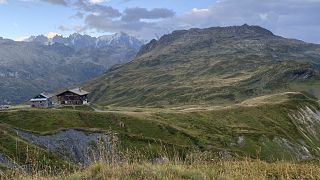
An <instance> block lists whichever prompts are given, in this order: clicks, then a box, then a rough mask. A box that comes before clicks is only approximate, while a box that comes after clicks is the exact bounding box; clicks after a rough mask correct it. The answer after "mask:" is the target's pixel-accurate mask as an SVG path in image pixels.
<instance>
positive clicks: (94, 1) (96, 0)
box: [89, 0, 108, 4]
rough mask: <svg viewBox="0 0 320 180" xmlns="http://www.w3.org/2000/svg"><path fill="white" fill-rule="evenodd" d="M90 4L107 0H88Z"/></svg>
mask: <svg viewBox="0 0 320 180" xmlns="http://www.w3.org/2000/svg"><path fill="white" fill-rule="evenodd" d="M89 1H90V3H91V4H100V3H103V2H108V1H107V0H89Z"/></svg>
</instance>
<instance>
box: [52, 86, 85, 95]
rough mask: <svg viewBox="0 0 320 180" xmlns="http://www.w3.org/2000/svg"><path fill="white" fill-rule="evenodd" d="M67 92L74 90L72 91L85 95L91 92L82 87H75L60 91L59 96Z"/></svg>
mask: <svg viewBox="0 0 320 180" xmlns="http://www.w3.org/2000/svg"><path fill="white" fill-rule="evenodd" d="M65 92H72V93H74V94H77V95H79V96H84V95H87V94H89V92H87V91H85V90H82V89H81V88H75V89H69V90H66V91H63V92H61V93H59V94H58V95H57V96H59V95H61V94H63V93H65Z"/></svg>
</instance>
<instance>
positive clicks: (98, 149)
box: [16, 129, 112, 166]
mask: <svg viewBox="0 0 320 180" xmlns="http://www.w3.org/2000/svg"><path fill="white" fill-rule="evenodd" d="M16 131H17V135H19V136H20V137H21V138H23V139H25V140H27V141H28V142H29V143H31V144H34V145H37V146H40V147H42V148H45V149H47V150H48V151H50V152H53V153H56V154H58V155H61V156H63V157H64V158H65V159H66V160H70V161H72V162H75V163H79V164H81V165H85V166H87V165H90V164H92V163H93V162H96V161H99V160H101V159H103V158H108V156H110V155H112V145H111V143H110V137H109V135H107V134H105V133H89V132H83V131H79V130H74V129H69V130H65V131H60V132H58V133H56V134H52V135H37V134H33V133H30V132H26V131H22V130H16Z"/></svg>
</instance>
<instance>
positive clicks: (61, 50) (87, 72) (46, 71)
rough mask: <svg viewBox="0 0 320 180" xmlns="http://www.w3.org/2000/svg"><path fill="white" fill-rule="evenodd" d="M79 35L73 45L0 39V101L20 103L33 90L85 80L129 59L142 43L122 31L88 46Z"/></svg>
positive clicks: (37, 91) (43, 89)
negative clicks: (96, 44)
mask: <svg viewBox="0 0 320 180" xmlns="http://www.w3.org/2000/svg"><path fill="white" fill-rule="evenodd" d="M43 37H44V36H40V38H42V39H43ZM56 37H57V36H56ZM79 38H80V39H79ZM82 38H83V36H79V37H78V39H77V38H75V39H77V40H75V41H73V45H68V44H67V45H66V44H64V43H51V44H50V43H48V44H46V43H40V42H37V41H34V42H18V41H13V40H9V39H0V90H1V92H2V93H1V94H0V104H3V103H5V104H7V103H10V102H11V103H14V104H15V103H22V102H25V101H27V100H28V99H30V98H32V97H33V96H35V95H36V94H37V93H41V92H43V91H49V92H50V91H54V90H57V89H60V88H66V87H68V86H72V85H74V84H76V83H80V82H83V81H86V80H89V79H90V78H93V77H96V76H98V75H101V74H103V73H104V72H105V71H107V70H108V69H109V68H110V67H112V66H113V65H115V64H123V63H126V62H129V61H131V60H132V59H133V58H134V57H135V55H136V53H137V52H138V50H139V48H140V46H141V45H142V43H140V42H139V40H137V39H134V38H133V37H131V36H129V35H124V34H120V35H118V36H114V37H113V36H112V37H110V41H108V42H109V44H106V45H101V46H97V47H95V46H94V47H93V46H92V47H89V46H88V45H91V44H85V43H86V42H87V41H86V38H87V37H84V39H82ZM132 39H134V40H132ZM70 42H71V41H70ZM101 42H102V41H101ZM105 42H106V41H105ZM131 42H132V43H131ZM82 43H83V44H82ZM86 47H88V48H86Z"/></svg>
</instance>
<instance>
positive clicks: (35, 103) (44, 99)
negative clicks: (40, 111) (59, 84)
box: [30, 93, 53, 108]
mask: <svg viewBox="0 0 320 180" xmlns="http://www.w3.org/2000/svg"><path fill="white" fill-rule="evenodd" d="M52 99H53V95H52V94H49V93H41V94H39V95H37V96H35V97H34V98H32V99H30V106H31V107H32V108H50V107H53V103H52Z"/></svg>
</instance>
